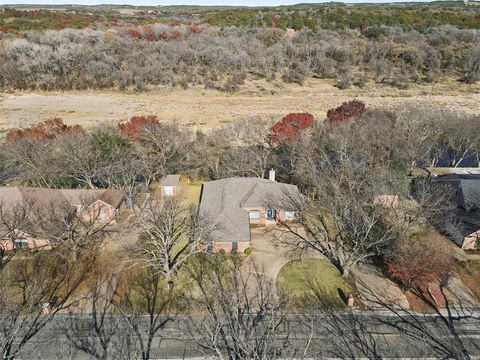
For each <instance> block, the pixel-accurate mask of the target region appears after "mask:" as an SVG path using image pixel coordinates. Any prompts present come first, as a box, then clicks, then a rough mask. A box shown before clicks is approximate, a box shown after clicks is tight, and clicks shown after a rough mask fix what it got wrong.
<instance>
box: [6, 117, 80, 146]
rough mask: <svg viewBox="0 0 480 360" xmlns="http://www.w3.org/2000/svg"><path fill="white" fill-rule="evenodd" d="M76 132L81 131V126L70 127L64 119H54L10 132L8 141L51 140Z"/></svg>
mask: <svg viewBox="0 0 480 360" xmlns="http://www.w3.org/2000/svg"><path fill="white" fill-rule="evenodd" d="M75 131H81V127H80V125H73V126H68V125H65V124H64V123H63V120H62V119H59V118H54V119H50V120H45V121H42V122H40V123H38V124H37V125H35V126H32V127H28V128H25V129H20V130H19V129H14V130H9V131H8V132H7V141H15V140H18V139H20V138H30V139H50V138H54V137H55V136H57V135H60V134H64V133H67V132H75Z"/></svg>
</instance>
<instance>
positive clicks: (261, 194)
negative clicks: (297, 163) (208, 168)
mask: <svg viewBox="0 0 480 360" xmlns="http://www.w3.org/2000/svg"><path fill="white" fill-rule="evenodd" d="M299 195H300V192H299V191H298V188H297V186H295V185H290V184H282V183H278V182H276V181H272V180H267V179H260V178H227V179H221V180H215V181H210V182H208V183H205V184H203V186H202V193H201V198H200V214H201V215H203V216H206V217H208V218H209V219H212V220H213V221H215V224H216V225H217V230H216V231H215V233H214V234H213V238H214V239H215V241H225V242H242V241H250V222H249V217H248V211H247V210H245V208H266V207H267V206H268V204H269V203H276V204H288V203H289V202H290V201H291V200H292V199H298V197H299ZM277 206H280V205H277ZM288 206H289V205H283V206H282V207H288ZM291 207H293V205H292V206H291ZM277 210H280V209H278V208H277ZM281 210H287V211H288V210H295V209H294V208H292V209H285V208H282V209H281Z"/></svg>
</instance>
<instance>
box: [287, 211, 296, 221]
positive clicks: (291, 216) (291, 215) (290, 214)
mask: <svg viewBox="0 0 480 360" xmlns="http://www.w3.org/2000/svg"><path fill="white" fill-rule="evenodd" d="M294 219H295V211H285V220H294Z"/></svg>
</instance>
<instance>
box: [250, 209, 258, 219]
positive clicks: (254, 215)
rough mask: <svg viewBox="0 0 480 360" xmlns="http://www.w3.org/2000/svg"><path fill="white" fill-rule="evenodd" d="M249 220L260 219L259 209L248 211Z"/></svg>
mask: <svg viewBox="0 0 480 360" xmlns="http://www.w3.org/2000/svg"><path fill="white" fill-rule="evenodd" d="M248 217H249V219H250V221H260V211H258V210H252V211H249V212H248Z"/></svg>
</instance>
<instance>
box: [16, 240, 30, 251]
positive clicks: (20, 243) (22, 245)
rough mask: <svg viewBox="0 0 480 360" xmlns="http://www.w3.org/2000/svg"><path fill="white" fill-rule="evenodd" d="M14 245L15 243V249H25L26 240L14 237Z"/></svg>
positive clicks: (26, 246)
mask: <svg viewBox="0 0 480 360" xmlns="http://www.w3.org/2000/svg"><path fill="white" fill-rule="evenodd" d="M14 245H15V249H27V248H28V240H27V239H23V238H19V239H15V242H14Z"/></svg>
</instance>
